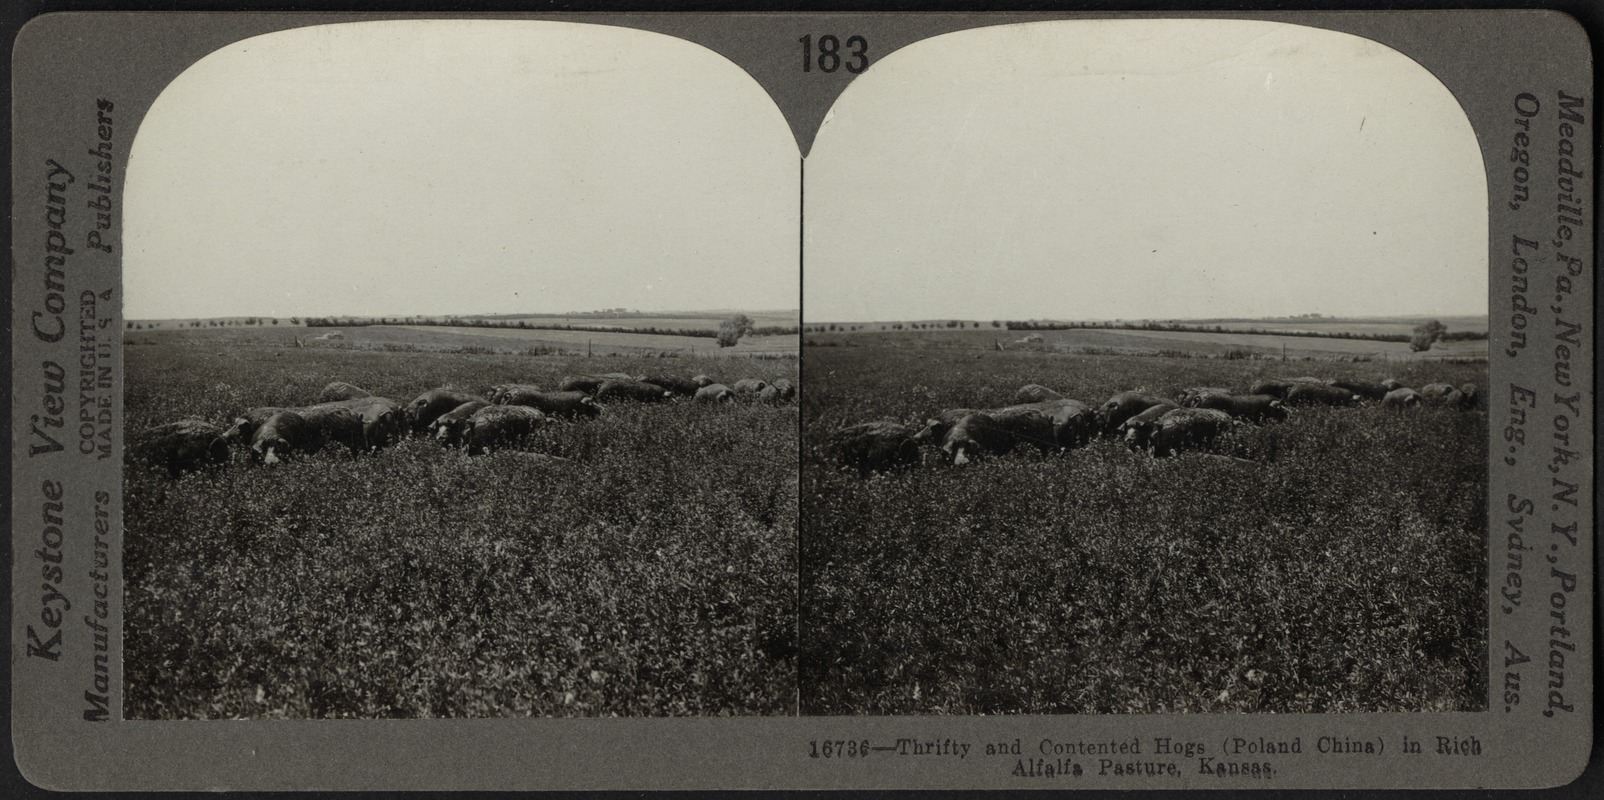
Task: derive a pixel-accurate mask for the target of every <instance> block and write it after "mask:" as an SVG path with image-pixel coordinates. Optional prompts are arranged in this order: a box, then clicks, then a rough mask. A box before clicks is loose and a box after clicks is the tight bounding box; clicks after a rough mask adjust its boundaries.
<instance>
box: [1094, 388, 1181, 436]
mask: <svg viewBox="0 0 1604 800" xmlns="http://www.w3.org/2000/svg"><path fill="white" fill-rule="evenodd" d="M1157 405H1174V403H1171V402H1170V401H1169V400H1166V399H1164V398H1162V397H1155V396H1154V395H1150V394H1144V393H1142V392H1120V393H1119V394H1116V395H1114V396H1113V397H1110V398H1108V401H1107V402H1105V403H1103V404H1102V405H1101V406H1098V408H1097V420H1098V422H1099V423H1100V424H1101V425H1102V428H1103V431H1104V432H1105V433H1114V432H1116V431H1118V430H1119V426H1121V425H1123V424H1125V420H1128V419H1130V418H1131V417H1134V416H1136V415H1137V414H1140V413H1142V412H1143V411H1146V410H1148V409H1149V408H1152V407H1153V406H1157Z"/></svg>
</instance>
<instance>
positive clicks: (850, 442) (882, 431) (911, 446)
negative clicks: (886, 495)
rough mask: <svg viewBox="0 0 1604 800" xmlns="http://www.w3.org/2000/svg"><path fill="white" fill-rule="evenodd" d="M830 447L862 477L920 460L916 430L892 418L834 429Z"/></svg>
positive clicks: (838, 460) (828, 447)
mask: <svg viewBox="0 0 1604 800" xmlns="http://www.w3.org/2000/svg"><path fill="white" fill-rule="evenodd" d="M715 385H716V384H715ZM707 388H711V387H707ZM827 449H828V453H829V455H830V457H831V458H832V459H834V460H835V461H836V462H837V463H839V464H841V465H842V466H844V467H850V468H853V469H856V470H857V471H858V475H859V476H860V477H868V476H869V475H870V474H871V473H875V472H889V471H891V470H893V469H896V468H898V467H905V466H910V465H913V464H917V463H919V460H920V456H919V446H918V445H917V444H915V443H914V441H913V429H912V428H910V427H908V426H906V425H903V424H901V423H897V422H892V421H890V420H876V421H874V422H865V423H862V424H859V425H853V426H850V427H847V428H842V429H840V430H838V431H835V432H834V433H832V434H831V435H830V438H829V441H828V444H827Z"/></svg>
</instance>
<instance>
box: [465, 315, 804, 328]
mask: <svg viewBox="0 0 1604 800" xmlns="http://www.w3.org/2000/svg"><path fill="white" fill-rule="evenodd" d="M732 315H733V314H724V315H722V316H719V315H714V314H684V315H676V314H666V315H663V316H654V317H629V316H625V317H591V316H554V315H552V316H548V315H538V316H527V317H493V318H492V319H494V320H495V321H497V322H513V323H516V322H520V321H521V322H528V323H529V324H530V325H573V326H575V327H581V326H583V327H592V328H715V329H716V328H717V327H718V326H719V323H721V322H723V321H724V320H727V319H729V318H730V317H731V316H732ZM747 316H748V317H750V318H751V320H752V323H753V324H755V325H757V326H758V327H768V326H796V325H800V324H801V322H800V321H799V317H798V316H797V314H796V312H794V311H792V312H787V313H762V312H758V313H749V314H747Z"/></svg>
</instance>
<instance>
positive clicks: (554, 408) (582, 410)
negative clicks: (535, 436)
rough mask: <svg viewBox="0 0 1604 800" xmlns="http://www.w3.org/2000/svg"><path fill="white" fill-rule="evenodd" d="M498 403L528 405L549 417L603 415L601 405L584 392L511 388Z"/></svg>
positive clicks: (568, 417)
mask: <svg viewBox="0 0 1604 800" xmlns="http://www.w3.org/2000/svg"><path fill="white" fill-rule="evenodd" d="M497 405H503V406H528V407H530V408H533V409H535V410H536V411H539V412H541V413H543V414H545V415H546V416H549V417H560V418H563V419H580V418H593V417H597V416H600V415H601V406H599V405H597V404H596V401H595V400H593V399H591V397H590V395H587V394H585V393H584V392H538V391H533V390H529V389H521V388H519V389H509V390H507V391H506V392H505V393H504V394H502V396H501V400H500V402H499V403H497Z"/></svg>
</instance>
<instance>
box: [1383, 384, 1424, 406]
mask: <svg viewBox="0 0 1604 800" xmlns="http://www.w3.org/2000/svg"><path fill="white" fill-rule="evenodd" d="M1381 404H1382V405H1383V406H1386V407H1387V408H1395V409H1404V408H1419V407H1420V404H1421V399H1420V392H1417V391H1415V390H1414V389H1407V388H1405V389H1393V390H1392V391H1390V392H1387V395H1386V396H1385V397H1383V398H1381Z"/></svg>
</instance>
